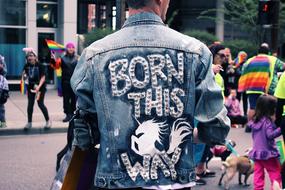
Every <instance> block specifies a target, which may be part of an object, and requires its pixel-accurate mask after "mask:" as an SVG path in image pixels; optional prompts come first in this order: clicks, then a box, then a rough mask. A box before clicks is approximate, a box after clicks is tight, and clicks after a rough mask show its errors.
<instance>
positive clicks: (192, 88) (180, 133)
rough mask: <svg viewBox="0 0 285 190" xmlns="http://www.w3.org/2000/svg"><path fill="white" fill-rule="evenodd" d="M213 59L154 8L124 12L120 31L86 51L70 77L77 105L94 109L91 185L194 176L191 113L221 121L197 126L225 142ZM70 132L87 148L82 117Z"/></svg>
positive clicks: (184, 179) (177, 180)
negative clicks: (95, 150) (96, 141)
mask: <svg viewBox="0 0 285 190" xmlns="http://www.w3.org/2000/svg"><path fill="white" fill-rule="evenodd" d="M211 61H212V56H211V53H210V52H209V50H208V49H207V47H206V46H205V45H204V44H202V43H201V42H199V41H198V40H196V39H194V38H191V37H187V36H184V35H182V34H180V33H178V32H176V31H174V30H172V29H170V28H168V27H166V26H165V25H164V24H163V23H162V21H161V19H160V18H159V17H158V16H156V15H154V14H152V13H141V14H136V15H133V16H130V17H129V19H128V20H127V21H126V23H125V25H124V27H123V28H122V29H121V30H119V31H118V32H116V33H114V34H112V35H109V36H107V37H105V38H104V39H102V40H99V41H97V42H95V43H93V44H92V45H90V46H89V47H88V48H86V49H85V50H84V52H83V54H82V56H81V58H80V61H79V63H78V65H77V67H76V69H75V72H74V75H73V77H72V80H71V83H72V87H73V89H74V91H75V93H76V95H77V96H78V103H77V104H78V108H79V109H81V110H84V111H86V112H91V113H96V114H97V115H98V123H97V124H96V125H98V131H97V132H98V133H100V150H99V158H98V164H97V171H96V175H95V179H94V185H95V186H98V187H102V188H112V189H118V188H132V187H147V186H153V185H168V184H173V183H180V184H186V183H189V182H192V181H194V180H195V173H194V162H193V150H192V142H193V129H194V128H193V126H194V117H196V119H198V120H199V121H201V122H202V123H207V122H209V123H215V121H217V122H216V123H219V124H213V127H212V128H211V127H209V129H207V130H201V133H200V134H199V137H201V139H202V140H206V141H209V142H210V141H211V142H212V141H216V142H217V141H219V142H223V140H224V138H225V137H226V135H227V132H228V125H229V122H228V119H227V117H226V111H225V109H224V107H223V103H222V95H221V89H220V88H219V87H218V86H217V85H216V83H215V82H214V79H213V77H214V76H213V72H212V71H211ZM207 102H208V103H207ZM75 123H76V122H75ZM221 123H222V124H221ZM74 132H75V139H74V145H76V146H79V147H81V148H82V149H84V148H88V146H89V144H90V140H89V139H90V138H89V136H90V134H89V131H88V130H85V128H84V124H83V123H80V122H79V121H78V123H77V129H75V131H74ZM204 134H205V135H204ZM203 137H206V138H204V139H203Z"/></svg>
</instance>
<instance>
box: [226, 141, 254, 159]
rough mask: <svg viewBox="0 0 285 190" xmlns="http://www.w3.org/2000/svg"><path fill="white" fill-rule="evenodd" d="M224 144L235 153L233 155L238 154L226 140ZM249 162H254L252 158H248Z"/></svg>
mask: <svg viewBox="0 0 285 190" xmlns="http://www.w3.org/2000/svg"><path fill="white" fill-rule="evenodd" d="M225 146H226V147H227V148H228V149H229V150H230V151H231V152H232V153H233V154H234V155H235V156H240V155H239V154H238V152H237V151H236V150H235V149H234V147H233V146H232V145H231V143H230V142H229V141H228V140H226V143H225ZM249 161H250V163H252V164H253V163H254V161H253V160H252V159H249Z"/></svg>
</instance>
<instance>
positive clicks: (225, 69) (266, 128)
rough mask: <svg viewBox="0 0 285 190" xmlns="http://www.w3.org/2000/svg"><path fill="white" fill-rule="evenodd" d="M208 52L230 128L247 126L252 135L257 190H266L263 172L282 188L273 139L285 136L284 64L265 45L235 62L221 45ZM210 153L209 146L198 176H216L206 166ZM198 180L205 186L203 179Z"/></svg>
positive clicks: (199, 167)
mask: <svg viewBox="0 0 285 190" xmlns="http://www.w3.org/2000/svg"><path fill="white" fill-rule="evenodd" d="M209 49H210V51H211V52H212V54H213V71H214V73H215V80H216V82H217V84H218V85H219V86H220V87H221V89H222V93H223V96H224V100H225V102H224V104H225V106H226V107H227V109H228V117H229V118H230V120H231V127H233V128H238V127H244V128H245V131H246V132H252V137H253V147H252V150H251V151H250V153H249V157H250V158H251V159H252V160H253V161H254V163H255V167H254V189H256V190H258V189H263V188H264V169H266V171H267V172H268V173H269V177H270V180H271V183H272V184H273V182H274V181H277V182H278V183H279V184H280V185H281V165H280V161H279V159H278V158H279V156H280V154H279V152H278V150H277V149H276V143H275V140H274V139H275V138H277V137H279V136H280V135H281V131H282V135H283V138H284V137H285V133H284V130H285V117H284V116H285V103H284V100H285V81H284V75H285V74H284V70H285V63H284V62H282V61H281V60H280V59H278V58H277V57H276V55H275V56H272V55H270V49H269V46H268V44H266V43H263V44H261V46H260V48H259V50H258V54H257V55H255V56H253V57H251V58H248V57H247V53H246V52H244V51H241V52H239V54H238V55H237V58H236V59H234V60H232V59H231V57H232V56H231V53H230V49H229V48H225V47H224V46H223V45H221V44H220V43H219V42H216V43H214V44H212V45H210V46H209ZM274 96H275V97H274ZM240 101H242V104H243V105H241V102H240ZM248 105H249V109H248ZM241 108H243V110H242V109H241ZM211 151H213V150H212V149H211V147H210V146H208V145H206V146H205V148H204V151H203V154H202V157H201V160H200V161H199V164H198V166H197V176H199V177H200V176H202V177H203V176H205V177H212V176H215V174H214V172H211V171H209V170H208V169H207V167H206V165H205V161H206V160H207V157H210V156H211V154H213V153H212V152H211ZM201 173H202V174H203V175H201ZM282 177H283V178H285V176H282ZM197 181H198V184H201V185H204V184H206V181H204V180H203V179H200V178H198V179H197Z"/></svg>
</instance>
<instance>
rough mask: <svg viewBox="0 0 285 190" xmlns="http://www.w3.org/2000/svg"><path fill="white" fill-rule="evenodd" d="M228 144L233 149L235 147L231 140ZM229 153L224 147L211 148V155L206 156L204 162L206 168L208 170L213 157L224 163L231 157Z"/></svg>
mask: <svg viewBox="0 0 285 190" xmlns="http://www.w3.org/2000/svg"><path fill="white" fill-rule="evenodd" d="M229 144H230V145H231V146H232V147H233V148H234V147H235V146H236V142H235V141H233V140H229ZM231 153H232V152H231V151H230V150H229V149H228V148H227V147H226V146H225V145H216V146H214V147H213V148H211V153H210V154H209V155H208V157H207V160H206V168H208V163H209V162H210V160H211V159H212V158H213V157H214V156H215V157H219V158H221V160H222V161H223V162H224V161H226V159H227V158H228V157H229V156H230V155H231Z"/></svg>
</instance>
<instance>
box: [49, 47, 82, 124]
mask: <svg viewBox="0 0 285 190" xmlns="http://www.w3.org/2000/svg"><path fill="white" fill-rule="evenodd" d="M65 48H66V51H65V54H64V56H62V57H61V58H60V59H59V61H56V60H55V56H54V54H52V59H51V64H53V65H55V64H56V62H58V64H59V66H57V67H61V69H62V78H61V85H62V96H63V111H64V113H65V115H66V116H65V118H64V119H63V120H62V121H63V122H68V121H69V120H70V119H71V118H72V116H73V113H74V111H75V109H76V96H75V94H74V92H73V90H72V89H71V86H70V79H71V76H72V74H73V72H74V69H75V67H76V65H77V61H78V58H79V56H78V55H77V54H76V53H75V45H74V43H72V42H69V43H67V44H66V46H65Z"/></svg>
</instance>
